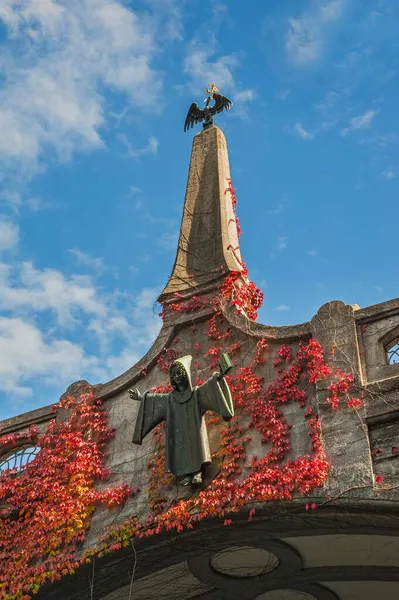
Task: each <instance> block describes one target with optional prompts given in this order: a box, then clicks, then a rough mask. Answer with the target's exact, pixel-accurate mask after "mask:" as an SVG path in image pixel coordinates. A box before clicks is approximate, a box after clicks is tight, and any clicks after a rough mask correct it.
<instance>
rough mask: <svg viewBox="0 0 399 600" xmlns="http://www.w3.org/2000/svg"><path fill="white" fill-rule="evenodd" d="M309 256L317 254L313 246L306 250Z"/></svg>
mask: <svg viewBox="0 0 399 600" xmlns="http://www.w3.org/2000/svg"><path fill="white" fill-rule="evenodd" d="M308 254H309V256H318V254H319V253H318V252H317V250H315V249H314V248H312V250H309V251H308Z"/></svg>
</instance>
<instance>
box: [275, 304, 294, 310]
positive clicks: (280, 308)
mask: <svg viewBox="0 0 399 600" xmlns="http://www.w3.org/2000/svg"><path fill="white" fill-rule="evenodd" d="M274 310H279V311H285V310H291V307H290V306H287V305H286V304H280V305H279V306H276V308H275V309H274Z"/></svg>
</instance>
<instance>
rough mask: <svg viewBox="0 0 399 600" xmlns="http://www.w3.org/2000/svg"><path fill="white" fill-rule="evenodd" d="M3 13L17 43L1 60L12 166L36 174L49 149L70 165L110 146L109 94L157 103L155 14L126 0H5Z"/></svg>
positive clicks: (6, 148)
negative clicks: (79, 153)
mask: <svg viewBox="0 0 399 600" xmlns="http://www.w3.org/2000/svg"><path fill="white" fill-rule="evenodd" d="M0 11H1V12H0V17H2V19H3V23H4V25H5V27H6V28H7V32H8V42H9V44H8V46H9V48H8V51H7V53H6V52H5V51H3V54H2V55H0V60H1V64H2V71H3V76H4V86H3V89H2V90H1V91H0V106H1V109H0V131H1V137H0V160H2V161H3V163H4V164H6V165H8V166H9V165H12V164H13V163H15V161H18V162H22V163H23V164H24V165H25V166H26V167H29V168H32V167H33V166H35V165H37V163H38V161H39V160H40V158H41V157H42V156H43V154H44V153H45V152H46V151H47V150H51V151H52V152H53V151H54V150H55V151H56V152H57V153H58V155H59V156H60V157H61V158H63V159H66V158H68V157H69V156H70V155H71V153H72V152H74V151H75V150H81V149H97V148H101V147H103V141H102V139H101V127H102V125H103V124H104V123H105V120H106V117H107V106H106V102H105V98H104V89H106V88H108V89H111V90H115V91H117V92H122V93H123V94H125V95H126V96H127V97H129V99H130V102H131V103H132V104H133V105H135V106H136V107H142V108H145V107H146V106H147V107H148V105H149V104H151V102H153V101H154V100H155V98H156V96H157V93H158V91H159V89H160V77H159V75H158V74H157V73H156V72H155V71H154V69H153V67H152V65H151V61H152V58H153V56H154V53H155V52H156V43H155V39H156V32H155V31H154V28H153V27H152V23H151V19H149V17H148V14H147V15H144V14H143V15H140V14H139V13H135V12H133V11H132V10H130V9H129V8H128V7H127V6H125V5H124V4H123V3H122V2H121V1H119V0H59V1H58V2H55V1H54V0H22V1H21V2H15V1H14V0H5V1H4V0H3V2H2V7H1V9H0ZM144 88H145V89H146V93H145V94H143V89H144Z"/></svg>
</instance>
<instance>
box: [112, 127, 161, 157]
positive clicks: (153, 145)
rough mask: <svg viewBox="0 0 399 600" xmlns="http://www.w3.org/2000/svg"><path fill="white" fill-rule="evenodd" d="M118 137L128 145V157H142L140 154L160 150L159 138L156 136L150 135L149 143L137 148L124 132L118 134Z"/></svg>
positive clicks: (154, 152) (153, 152)
mask: <svg viewBox="0 0 399 600" xmlns="http://www.w3.org/2000/svg"><path fill="white" fill-rule="evenodd" d="M118 139H119V140H120V141H121V142H122V143H123V144H124V145H125V146H126V156H127V157H128V158H140V156H144V155H146V154H156V153H157V152H158V147H159V140H158V139H157V138H156V137H155V136H151V137H149V138H148V142H147V144H145V146H143V147H142V148H136V147H135V146H134V145H133V144H132V143H131V142H130V141H129V140H128V139H127V137H126V136H125V134H123V133H121V134H119V135H118Z"/></svg>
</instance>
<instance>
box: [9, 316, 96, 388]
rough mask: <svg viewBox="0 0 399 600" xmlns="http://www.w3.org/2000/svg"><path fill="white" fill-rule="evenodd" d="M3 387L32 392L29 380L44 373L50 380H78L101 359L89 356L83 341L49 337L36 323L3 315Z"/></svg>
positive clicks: (66, 382)
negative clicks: (75, 342)
mask: <svg viewBox="0 0 399 600" xmlns="http://www.w3.org/2000/svg"><path fill="white" fill-rule="evenodd" d="M0 356H1V361H0V389H1V390H2V391H4V392H9V393H12V394H17V395H22V396H28V395H31V394H32V389H31V386H30V385H29V383H28V382H29V380H31V378H33V377H41V378H43V379H44V380H45V381H46V382H47V383H55V382H57V383H60V382H65V384H69V383H71V382H72V381H76V380H77V379H79V378H80V377H81V376H83V374H84V373H87V371H88V370H90V369H98V368H99V361H98V359H97V358H95V357H89V356H86V355H85V353H84V350H83V349H82V347H81V346H80V345H79V344H74V343H72V342H70V341H68V340H57V339H51V338H50V339H47V340H46V339H45V337H44V335H43V333H42V332H41V331H40V329H39V328H38V327H37V326H36V325H35V324H33V323H31V322H29V321H26V320H23V319H21V318H16V317H10V318H7V317H1V316H0Z"/></svg>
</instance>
